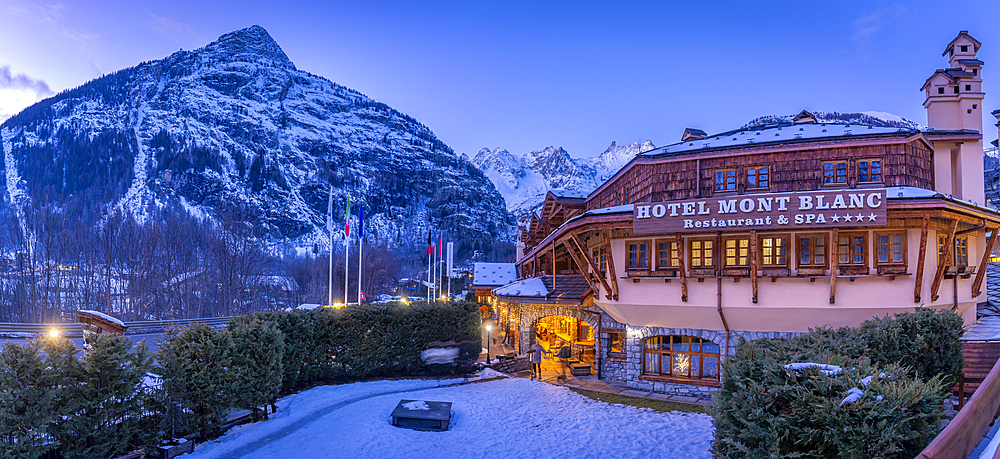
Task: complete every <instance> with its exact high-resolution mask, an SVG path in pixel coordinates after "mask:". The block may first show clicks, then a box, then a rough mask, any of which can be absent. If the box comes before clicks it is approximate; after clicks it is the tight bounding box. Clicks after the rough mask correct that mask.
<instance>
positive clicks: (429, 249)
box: [427, 230, 432, 255]
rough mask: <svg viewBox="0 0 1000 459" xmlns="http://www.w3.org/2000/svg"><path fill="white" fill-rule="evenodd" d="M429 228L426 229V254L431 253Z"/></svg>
mask: <svg viewBox="0 0 1000 459" xmlns="http://www.w3.org/2000/svg"><path fill="white" fill-rule="evenodd" d="M431 244H432V243H431V230H427V255H430V254H431V247H432V245H431Z"/></svg>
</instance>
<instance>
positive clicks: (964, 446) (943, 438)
mask: <svg viewBox="0 0 1000 459" xmlns="http://www.w3.org/2000/svg"><path fill="white" fill-rule="evenodd" d="M998 406H1000V361H998V362H997V363H996V364H995V365H993V369H992V370H990V373H989V374H988V375H987V376H986V379H985V380H984V381H983V383H982V384H980V385H979V387H978V388H977V389H976V392H975V393H974V394H973V395H972V398H971V399H969V403H966V404H965V406H964V407H963V408H962V409H961V410H960V411H959V412H958V414H957V415H956V416H955V419H952V420H951V422H950V423H948V425H947V426H946V427H945V428H944V430H942V431H941V433H939V434H938V436H937V437H934V440H932V441H931V444H929V445H927V447H926V448H924V450H923V451H921V452H920V454H918V455H917V458H916V459H965V458H967V457H968V456H969V453H971V452H972V450H973V449H975V448H976V445H978V444H979V442H980V440H982V438H983V434H985V433H986V430H987V429H989V427H990V424H991V423H992V422H993V418H994V416H995V414H996V412H997V407H998ZM994 457H997V456H996V455H994Z"/></svg>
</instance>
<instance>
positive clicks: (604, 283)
mask: <svg viewBox="0 0 1000 459" xmlns="http://www.w3.org/2000/svg"><path fill="white" fill-rule="evenodd" d="M569 240H571V241H573V244H574V245H576V248H577V249H579V250H580V252H581V253H583V259H584V260H587V266H589V267H590V270H591V271H592V272H593V273H594V277H596V278H597V280H599V281H601V285H602V286H603V287H604V294H605V296H606V298H607V299H609V300H610V299H611V286H610V285H608V281H607V279H605V278H604V276H602V275H601V267H600V266H596V265H594V262H593V260H591V259H590V256H589V255H588V254H587V251H586V250H584V248H583V247H584V245H583V244H582V243H581V242H580V238H578V237H577V236H576V234H575V233H574V234H570V235H569ZM567 248H568V247H567ZM594 290H595V291H596V290H597V289H594Z"/></svg>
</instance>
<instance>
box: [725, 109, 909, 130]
mask: <svg viewBox="0 0 1000 459" xmlns="http://www.w3.org/2000/svg"><path fill="white" fill-rule="evenodd" d="M812 114H813V115H814V116H816V120H817V121H819V122H821V123H849V124H866V125H872V126H876V127H902V128H907V129H926V127H925V126H923V125H921V124H920V123H917V122H915V121H910V120H908V119H906V118H903V117H901V116H897V115H893V114H892V113H886V112H874V111H867V112H852V113H838V112H829V113H827V112H812ZM795 116H796V114H792V115H766V116H761V117H759V118H754V119H752V120H750V122H749V123H747V124H745V125H744V126H743V129H748V128H753V127H758V126H765V125H770V124H792V118H794V117H795Z"/></svg>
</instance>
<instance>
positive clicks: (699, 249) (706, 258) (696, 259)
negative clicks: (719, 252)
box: [691, 239, 715, 268]
mask: <svg viewBox="0 0 1000 459" xmlns="http://www.w3.org/2000/svg"><path fill="white" fill-rule="evenodd" d="M714 244H715V241H713V240H711V239H695V240H692V241H691V267H692V268H712V267H715V250H714V248H715V246H714Z"/></svg>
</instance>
